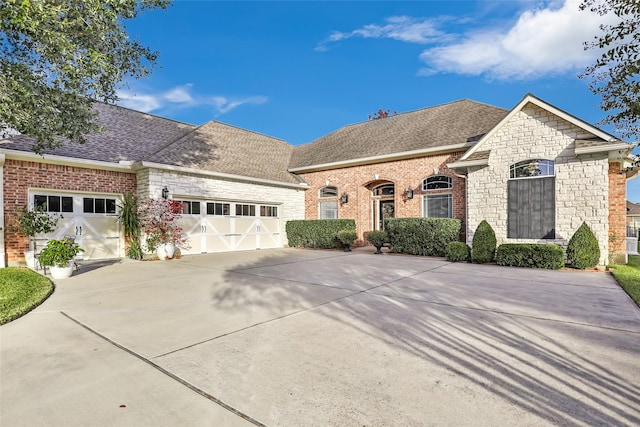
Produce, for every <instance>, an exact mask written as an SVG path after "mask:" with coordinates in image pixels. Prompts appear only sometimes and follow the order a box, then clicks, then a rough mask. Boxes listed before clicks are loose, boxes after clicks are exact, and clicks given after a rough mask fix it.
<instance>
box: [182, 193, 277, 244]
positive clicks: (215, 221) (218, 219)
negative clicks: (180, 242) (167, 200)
mask: <svg viewBox="0 0 640 427" xmlns="http://www.w3.org/2000/svg"><path fill="white" fill-rule="evenodd" d="M180 201H181V202H182V206H183V209H182V213H183V215H182V219H181V225H182V227H183V228H184V231H185V233H186V234H187V236H188V240H187V247H185V248H183V249H182V250H181V251H182V253H183V254H200V253H212V252H228V251H242V250H255V249H268V248H279V247H282V239H281V235H280V217H279V215H278V214H279V210H280V206H278V205H277V204H257V203H245V202H224V201H215V200H211V201H195V200H180Z"/></svg>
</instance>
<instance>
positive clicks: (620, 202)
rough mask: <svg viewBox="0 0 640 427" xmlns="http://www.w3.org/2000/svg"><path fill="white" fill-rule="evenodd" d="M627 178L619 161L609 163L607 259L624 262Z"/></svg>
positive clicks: (618, 262)
mask: <svg viewBox="0 0 640 427" xmlns="http://www.w3.org/2000/svg"><path fill="white" fill-rule="evenodd" d="M626 218H627V179H626V175H625V174H624V172H622V171H621V167H620V164H619V163H609V259H608V262H609V263H611V264H622V263H626V251H627V226H626V223H627V221H626Z"/></svg>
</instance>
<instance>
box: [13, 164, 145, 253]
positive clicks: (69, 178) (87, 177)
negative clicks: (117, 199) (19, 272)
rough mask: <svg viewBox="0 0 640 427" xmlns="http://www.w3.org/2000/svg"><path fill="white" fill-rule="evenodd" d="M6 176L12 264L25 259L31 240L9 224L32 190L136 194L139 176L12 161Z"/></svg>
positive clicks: (25, 203)
mask: <svg viewBox="0 0 640 427" xmlns="http://www.w3.org/2000/svg"><path fill="white" fill-rule="evenodd" d="M3 175H4V177H3V179H4V209H5V212H4V215H5V223H4V225H3V228H4V230H5V234H4V237H5V250H6V254H7V260H8V262H9V263H10V264H15V263H17V262H18V261H19V260H22V259H23V258H24V251H28V250H29V239H28V237H27V236H23V235H22V234H20V233H17V232H13V231H12V230H11V227H9V225H10V224H12V223H13V222H14V220H15V218H16V215H17V212H18V210H19V209H21V208H22V207H23V206H26V205H28V204H29V200H28V197H29V189H30V188H38V189H43V190H54V191H55V190H61V191H69V192H96V193H115V194H123V193H125V192H134V193H135V191H136V175H135V174H133V173H126V172H116V171H106V170H96V169H87V168H81V167H75V166H64V165H52V164H48V163H41V162H28V161H21V160H10V159H9V160H6V162H5V164H4V171H3Z"/></svg>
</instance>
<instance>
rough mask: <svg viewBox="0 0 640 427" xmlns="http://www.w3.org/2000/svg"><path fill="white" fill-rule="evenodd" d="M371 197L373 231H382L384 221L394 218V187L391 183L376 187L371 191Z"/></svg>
mask: <svg viewBox="0 0 640 427" xmlns="http://www.w3.org/2000/svg"><path fill="white" fill-rule="evenodd" d="M371 196H372V199H373V200H372V202H373V205H372V212H373V229H374V230H384V220H385V219H388V218H395V213H396V202H395V185H394V184H393V183H385V184H382V185H378V186H377V187H375V188H373V189H372V191H371Z"/></svg>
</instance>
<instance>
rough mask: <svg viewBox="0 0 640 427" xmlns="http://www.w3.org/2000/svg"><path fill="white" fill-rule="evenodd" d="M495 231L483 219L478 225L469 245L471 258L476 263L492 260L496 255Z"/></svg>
mask: <svg viewBox="0 0 640 427" xmlns="http://www.w3.org/2000/svg"><path fill="white" fill-rule="evenodd" d="M496 244H497V242H496V233H495V232H494V231H493V228H491V225H489V223H488V222H487V221H485V220H482V222H481V223H480V224H479V225H478V228H476V232H475V234H474V235H473V241H472V245H471V260H472V261H473V262H475V263H478V264H484V263H487V262H492V261H493V260H494V259H495V256H496Z"/></svg>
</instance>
